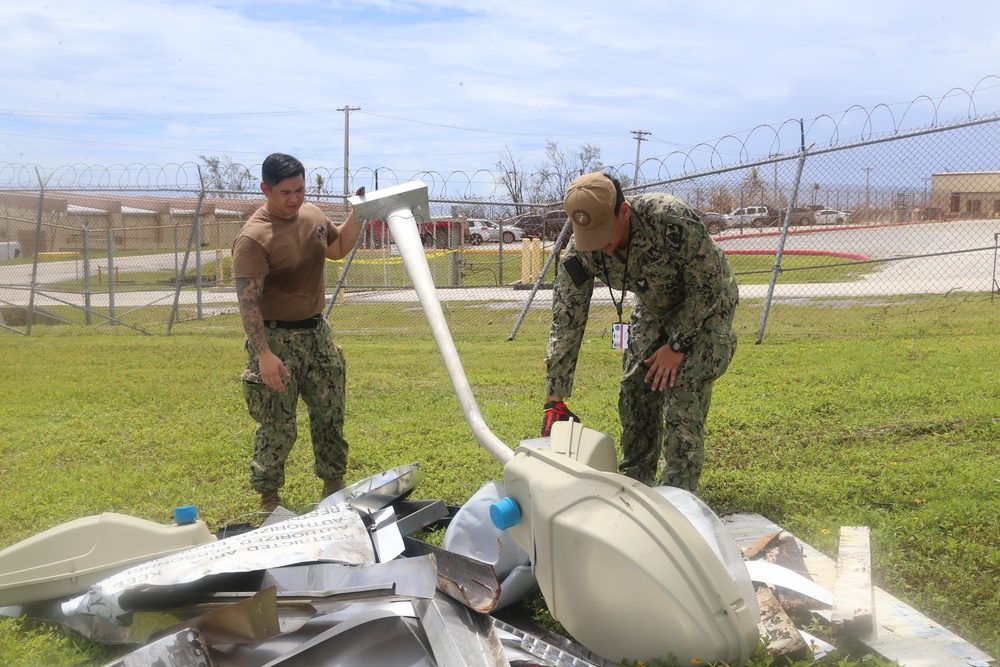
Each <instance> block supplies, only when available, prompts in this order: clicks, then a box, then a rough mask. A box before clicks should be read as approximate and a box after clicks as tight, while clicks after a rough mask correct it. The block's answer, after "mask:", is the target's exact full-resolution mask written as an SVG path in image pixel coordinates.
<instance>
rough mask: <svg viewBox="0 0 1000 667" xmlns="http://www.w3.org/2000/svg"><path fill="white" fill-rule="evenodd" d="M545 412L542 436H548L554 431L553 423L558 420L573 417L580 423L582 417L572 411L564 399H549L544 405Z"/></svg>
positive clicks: (562, 420) (567, 419) (566, 419)
mask: <svg viewBox="0 0 1000 667" xmlns="http://www.w3.org/2000/svg"><path fill="white" fill-rule="evenodd" d="M543 407H544V408H545V414H544V415H543V416H542V437H543V438H544V437H547V436H548V435H549V434H550V433H552V425H553V424H555V423H556V422H564V421H569V420H570V419H572V420H573V421H575V422H577V423H579V422H580V418H579V417H577V416H576V415H574V414H573V413H572V412H570V409H569V408H568V407H566V404H565V403H563V402H562V401H549V402H548V403H546V404H545V405H544V406H543Z"/></svg>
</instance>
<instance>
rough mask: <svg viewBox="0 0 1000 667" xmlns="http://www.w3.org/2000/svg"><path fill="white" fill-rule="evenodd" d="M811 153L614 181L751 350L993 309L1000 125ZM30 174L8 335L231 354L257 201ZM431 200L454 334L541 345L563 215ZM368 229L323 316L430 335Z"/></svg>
mask: <svg viewBox="0 0 1000 667" xmlns="http://www.w3.org/2000/svg"><path fill="white" fill-rule="evenodd" d="M803 130H804V128H803ZM808 138H809V137H808V133H807V132H805V131H803V132H802V136H801V141H800V142H799V144H798V145H797V146H789V145H787V144H785V145H784V149H783V151H782V152H780V153H769V154H767V155H766V157H762V158H760V159H758V160H752V159H749V157H748V155H746V152H745V150H744V151H740V152H739V153H737V154H734V155H733V156H732V157H731V159H730V160H729V161H730V162H731V164H725V162H726V161H727V160H725V152H724V151H722V150H721V147H716V149H715V152H716V155H721V156H722V158H721V159H719V162H722V164H719V165H717V166H715V167H714V168H710V169H702V170H700V171H698V172H695V173H680V174H678V175H671V174H670V173H667V172H669V170H666V171H665V170H664V169H663V165H662V164H659V165H656V166H655V168H651V167H650V165H648V164H645V163H643V164H642V165H639V164H637V165H635V167H634V172H633V166H632V165H625V166H623V167H621V168H618V169H617V170H616V169H615V168H613V167H609V168H606V169H607V170H608V171H611V172H614V171H618V172H619V175H621V177H622V180H623V183H624V184H625V186H626V190H627V193H629V194H631V193H638V192H648V191H661V192H669V193H671V194H675V195H677V196H679V197H681V198H682V199H683V200H684V201H685V202H686V203H687V204H688V205H689V206H690V207H692V208H693V209H695V211H696V212H697V214H698V215H699V217H700V219H701V220H702V222H703V224H704V225H705V226H706V227H707V228H708V229H709V231H710V232H711V233H712V235H713V236H714V237H715V238H716V240H717V242H718V243H719V244H720V245H721V246H722V248H723V249H724V250H725V252H726V254H727V256H728V258H729V261H730V262H731V263H732V265H733V267H734V270H735V271H736V274H737V277H738V281H739V283H740V294H741V301H742V307H741V309H742V310H743V311H744V313H745V314H746V316H744V317H742V318H740V320H739V322H740V324H739V326H740V328H741V331H740V333H741V334H742V335H744V336H745V337H752V336H756V337H757V338H758V340H760V339H761V338H762V337H763V334H764V332H765V330H766V329H770V328H773V327H780V326H781V325H782V323H783V322H788V321H793V320H794V319H795V317H796V315H795V307H796V306H797V305H800V304H803V303H811V304H817V303H818V304H823V305H828V306H830V308H831V309H836V308H843V307H848V306H862V307H869V308H871V311H872V318H873V322H874V323H873V326H872V330H873V331H877V329H878V326H877V322H875V320H876V319H877V317H879V316H880V315H879V313H882V314H884V313H890V312H892V311H893V309H900V308H906V307H912V304H914V303H917V302H919V303H920V304H921V307H923V308H934V307H938V306H939V307H941V308H945V307H946V306H945V305H944V304H946V303H948V300H952V302H953V301H954V299H956V298H960V299H963V300H966V301H973V302H976V303H980V304H981V307H982V308H984V309H985V308H994V307H998V306H996V305H994V298H995V297H996V296H997V295H1000V282H998V281H1000V276H998V264H997V254H998V237H1000V170H998V169H997V163H996V155H997V148H998V147H1000V118H996V117H987V118H978V119H971V120H967V121H963V122H959V123H955V124H952V125H949V126H933V127H928V128H926V129H923V130H915V131H909V132H903V131H895V132H893V133H891V134H890V135H883V136H877V137H875V136H871V137H867V138H865V139H863V140H859V141H856V142H854V143H842V142H832V141H827V142H823V143H820V144H818V145H817V143H816V142H812V143H810V144H809V145H807V140H808ZM8 171H9V166H8ZM35 171H36V176H35V178H34V179H32V178H25V170H24V169H18V170H17V171H16V173H17V178H16V179H7V181H5V180H4V179H3V178H0V331H3V332H4V333H6V334H31V333H33V332H37V331H39V327H44V328H45V330H48V328H50V327H83V328H84V329H85V330H88V331H91V330H94V331H109V332H110V331H116V332H128V333H136V334H161V333H171V332H175V331H178V330H179V329H178V327H181V329H182V330H186V328H189V327H198V328H212V329H213V330H218V331H232V333H233V335H240V332H241V325H240V320H239V317H238V313H237V306H236V296H235V290H234V286H233V278H232V270H231V264H230V247H231V244H232V241H233V238H234V237H235V235H236V234H237V233H238V231H239V230H240V228H241V226H242V224H243V223H244V222H245V221H246V220H247V218H248V217H249V215H250V214H251V213H252V212H253V211H254V210H256V209H257V207H259V206H260V205H261V204H262V203H263V200H262V198H261V197H260V195H259V194H253V193H251V192H249V191H245V190H220V189H218V188H217V187H207V186H203V185H202V184H201V183H200V182H198V181H197V180H196V181H195V182H194V184H192V183H190V182H184V183H182V184H178V185H176V186H173V187H171V186H167V185H164V184H163V183H162V182H156V183H153V184H134V185H129V186H125V187H121V186H117V187H116V186H111V185H106V184H104V181H107V180H114V179H101V178H97V179H94V178H93V170H92V169H91V170H87V171H85V173H86V174H87V175H88V178H86V179H78V178H75V177H73V175H67V174H65V173H59V174H48V175H47V174H44V173H42V172H41V171H40V170H35ZM647 172H650V173H648V174H647ZM3 173H4V170H3V169H0V177H2V175H3ZM360 176H361V175H358V177H359V178H360ZM118 180H119V181H120V180H122V179H121V178H119V179H118ZM156 180H157V181H160V180H161V179H156ZM329 180H330V179H327V181H329ZM471 180H472V179H471V177H470V179H469V181H470V182H471ZM15 181H16V182H15ZM78 181H87V182H78ZM392 184H393V183H383V185H392ZM445 185H451V186H453V185H454V184H453V183H451V184H445ZM369 187H370V186H369ZM428 187H429V194H430V197H431V210H430V212H429V214H428V215H427V216H426V217H425V218H420V219H417V220H416V221H415V224H417V225H418V231H419V233H420V236H421V238H422V239H423V242H424V245H425V247H426V253H427V260H428V264H429V265H430V268H431V273H432V275H433V277H434V280H435V283H436V285H437V287H438V289H439V295H440V298H441V301H442V303H443V304H445V307H446V312H447V315H448V318H449V321H450V322H452V326H453V328H454V330H455V333H456V335H457V336H459V337H461V336H462V335H463V333H466V332H468V333H469V334H470V335H471V334H482V333H484V332H487V331H492V332H496V335H498V336H499V335H506V336H515V335H517V333H518V330H519V328H520V327H521V326H522V324H524V323H526V322H527V323H530V324H531V325H532V326H536V327H542V328H544V327H545V326H546V316H547V312H548V310H549V308H550V305H551V297H552V293H551V284H552V281H553V279H554V273H555V265H556V260H557V259H558V256H559V254H560V252H561V251H562V249H563V247H564V245H565V242H566V240H567V239H566V236H565V234H566V233H567V232H568V230H569V229H570V228H569V227H568V226H567V224H566V217H565V214H564V213H563V212H562V210H561V208H560V205H559V202H558V201H554V202H553V201H529V202H525V201H520V200H519V201H518V203H513V202H512V201H511V199H512V198H511V197H510V196H509V192H506V193H505V192H503V190H502V188H498V187H496V186H495V185H494V187H493V188H492V189H487V193H486V194H485V195H484V194H482V193H472V192H464V193H462V192H459V193H457V194H456V192H454V188H452V190H448V188H447V187H443V186H442V184H439V183H436V182H435V181H434V179H428ZM310 199H311V200H312V201H313V202H315V203H317V204H318V205H319V206H321V208H323V209H324V211H325V212H326V213H327V215H328V216H329V217H330V218H331V219H333V220H335V221H339V220H342V219H343V218H344V217H345V215H346V209H345V206H346V205H345V201H344V197H343V195H333V194H330V193H328V192H325V191H316V192H314V193H312V194H311V196H310ZM364 224H365V227H364V231H363V234H362V237H361V240H360V241H359V243H358V245H357V247H356V249H355V251H354V252H352V253H351V255H349V256H348V257H347V258H345V259H344V260H340V261H337V262H329V263H328V270H327V291H328V294H329V296H330V300H329V305H328V308H327V314H328V315H329V316H330V317H331V320H332V321H334V322H335V325H336V327H338V328H340V329H342V330H344V331H359V332H360V331H370V330H377V329H385V330H393V331H399V332H405V331H416V332H419V333H425V332H426V329H424V328H421V327H419V326H415V327H412V328H410V329H407V328H406V327H400V326H399V323H400V322H401V321H403V320H405V319H407V318H409V317H411V316H412V313H413V311H414V310H415V306H416V304H417V299H416V295H415V292H414V290H413V289H412V286H411V284H410V282H409V279H408V276H407V275H406V272H405V270H404V267H403V263H402V260H401V258H400V257H399V254H398V252H397V251H396V248H395V244H394V243H393V240H392V236H391V234H390V233H389V231H388V229H387V226H386V224H385V222H384V221H380V220H368V221H365V223H364ZM561 234H563V235H564V236H562V237H560V235H561ZM611 304H612V301H611V295H610V293H609V292H608V290H607V288H606V287H605V286H602V285H600V284H598V286H597V288H596V289H595V292H594V298H593V303H592V311H591V315H592V317H591V325H590V330H592V331H593V332H594V334H595V335H607V334H606V332H609V331H610V324H611V320H612V318H613V317H616V315H615V311H614V308H613V307H612V305H611ZM831 312H832V310H831ZM486 321H489V322H490V323H492V325H493V328H491V329H490V328H486V327H484V326H483V323H484V322H486ZM836 322H837V318H836V317H831V318H830V320H829V325H830V326H835V325H836Z"/></svg>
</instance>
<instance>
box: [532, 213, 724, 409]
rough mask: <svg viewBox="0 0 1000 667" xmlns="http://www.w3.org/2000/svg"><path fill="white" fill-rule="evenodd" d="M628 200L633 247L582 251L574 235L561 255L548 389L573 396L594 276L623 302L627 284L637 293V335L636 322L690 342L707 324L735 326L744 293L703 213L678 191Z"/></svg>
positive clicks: (634, 319)
mask: <svg viewBox="0 0 1000 667" xmlns="http://www.w3.org/2000/svg"><path fill="white" fill-rule="evenodd" d="M626 201H628V203H629V205H630V206H631V208H632V212H631V218H630V221H631V222H630V224H631V228H630V235H629V246H628V250H627V252H626V251H623V250H617V251H615V253H614V254H612V255H608V254H605V253H603V252H601V251H600V250H595V251H593V252H579V251H577V250H576V247H575V245H574V244H573V242H572V241H570V244H569V246H568V248H567V250H566V253H565V254H564V256H563V258H562V260H561V261H560V262H559V265H558V267H557V270H556V280H555V285H554V291H553V295H552V327H551V330H550V333H549V341H548V347H547V351H546V360H545V361H546V367H547V373H546V390H545V393H546V394H547V395H554V396H562V397H563V398H567V397H569V396H570V395H571V393H572V389H573V376H574V373H575V371H576V361H577V356H578V354H579V352H580V344H581V342H582V341H583V334H584V330H585V329H586V326H587V317H588V314H589V312H590V300H591V296H592V294H593V291H594V282H595V280H594V279H595V278H597V279H599V280H600V281H601V282H602V283H605V284H606V285H608V286H610V288H611V289H612V290H614V292H613V296H614V299H615V300H616V301H618V302H619V303H620V302H621V300H622V296H623V295H622V288H623V286H624V287H625V289H626V290H627V291H628V292H631V293H632V294H634V295H635V303H634V306H633V310H632V318H631V320H632V324H631V326H632V327H633V335H632V337H633V338H634V337H636V336H635V334H636V333H637V332H636V331H635V328H636V327H656V328H657V329H658V330H660V331H662V332H663V333H665V334H666V339H667V341H669V342H675V341H676V342H679V343H681V344H682V345H685V346H690V345H691V344H692V342H693V341H694V340H695V339H696V338H697V337H698V336H699V334H701V333H702V332H704V331H708V330H711V329H713V328H714V327H726V328H727V329H729V328H731V319H732V317H731V316H732V313H733V311H734V310H735V308H736V304H737V302H738V301H739V290H738V288H737V285H736V278H735V277H734V276H733V270H732V267H730V265H729V260H728V259H726V256H725V253H723V251H722V249H721V248H720V247H719V246H718V244H716V243H715V241H714V240H713V239H712V237H711V236H710V235H709V233H708V231H707V230H706V229H705V227H704V225H702V224H701V222H699V221H698V218H697V216H696V215H695V214H694V213H693V212H692V211H691V209H690V208H688V206H687V204H685V203H684V202H683V201H681V200H680V199H679V198H677V197H674V196H672V195H666V194H645V195H639V196H636V197H626ZM626 255H627V258H628V267H627V268H626ZM626 271H627V275H626ZM600 289H608V287H607V286H603V287H601V288H600Z"/></svg>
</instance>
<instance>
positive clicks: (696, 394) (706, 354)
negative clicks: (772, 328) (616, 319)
mask: <svg viewBox="0 0 1000 667" xmlns="http://www.w3.org/2000/svg"><path fill="white" fill-rule="evenodd" d="M637 310H638V309H636V310H633V313H632V315H633V317H632V322H631V325H630V327H629V328H630V333H631V338H630V340H629V347H628V349H627V350H625V353H624V357H623V359H622V382H621V386H620V390H619V394H618V414H619V417H620V418H621V423H622V439H621V445H622V460H621V462H620V463H619V466H618V468H619V471H620V472H621V473H622V474H623V475H627V476H629V477H632V478H633V479H637V480H639V481H641V482H643V483H644V484H647V485H649V486H653V484H654V481H655V482H656V484H657V485H660V486H676V487H680V488H682V489H686V490H688V491H691V492H692V493H694V492H696V491H697V490H698V479H699V478H700V477H701V470H702V466H703V465H704V463H705V442H704V436H703V433H704V429H705V421H706V419H707V417H708V408H709V405H710V404H711V402H712V383H713V382H715V380H716V379H718V378H719V377H720V376H721V375H722V374H723V373H725V372H726V368H728V367H729V362H730V361H731V360H732V358H733V355H734V354H735V352H736V332H735V331H733V328H732V320H733V316H732V314H730V315H729V316H728V317H724V318H719V321H713V322H709V323H707V324H710V325H711V326H710V328H708V329H706V330H704V331H703V333H702V334H701V335H699V336H698V338H697V340H696V341H695V343H694V346H693V347H692V349H691V351H690V352H688V353H687V354H686V355H684V361H683V362H682V363H681V366H680V369H679V373H678V378H677V380H676V382H675V384H674V386H673V388H669V387H668V388H667V389H666V390H665V391H663V392H653V391H650V389H649V385H648V384H647V383H646V382H645V381H644V379H645V377H646V373H647V371H648V370H649V367H648V366H647V365H646V364H645V363H643V362H644V361H645V360H646V359H648V358H649V357H650V356H651V355H652V354H653V352H655V351H656V350H657V349H658V348H660V347H661V346H663V345H664V344H666V343H667V337H668V334H667V333H666V331H669V330H670V329H672V327H670V326H669V324H668V325H667V326H659V325H658V326H650V325H648V324H645V322H648V320H645V318H643V316H642V313H641V312H639V313H637V312H636V311H637ZM661 439H662V447H661ZM658 464H661V465H662V472H661V473H660V477H659V480H656V472H657V465H658Z"/></svg>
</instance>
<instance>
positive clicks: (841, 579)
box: [830, 526, 875, 635]
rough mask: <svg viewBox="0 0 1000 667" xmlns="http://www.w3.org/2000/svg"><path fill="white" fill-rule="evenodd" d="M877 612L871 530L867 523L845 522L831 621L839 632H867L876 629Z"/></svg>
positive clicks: (841, 529) (841, 532)
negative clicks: (848, 523) (875, 615)
mask: <svg viewBox="0 0 1000 667" xmlns="http://www.w3.org/2000/svg"><path fill="white" fill-rule="evenodd" d="M874 613H875V591H874V588H873V587H872V551H871V531H870V530H869V529H868V527H867V526H842V527H841V528H840V545H839V547H838V551H837V575H836V581H835V583H834V585H833V609H832V610H831V612H830V622H831V623H833V627H834V629H835V630H837V631H838V632H846V633H848V634H852V635H867V634H871V633H872V632H874V630H875V622H874V618H873V616H874Z"/></svg>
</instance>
